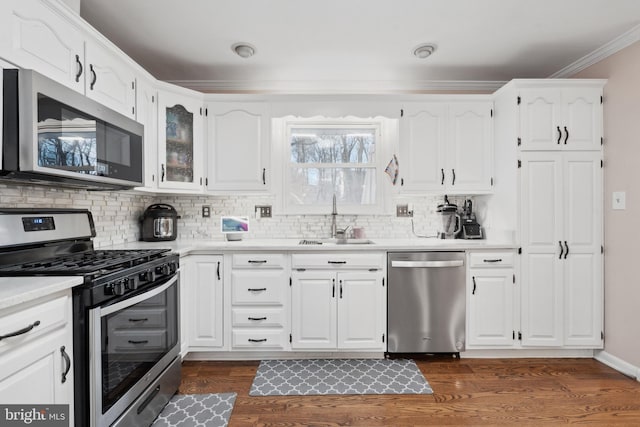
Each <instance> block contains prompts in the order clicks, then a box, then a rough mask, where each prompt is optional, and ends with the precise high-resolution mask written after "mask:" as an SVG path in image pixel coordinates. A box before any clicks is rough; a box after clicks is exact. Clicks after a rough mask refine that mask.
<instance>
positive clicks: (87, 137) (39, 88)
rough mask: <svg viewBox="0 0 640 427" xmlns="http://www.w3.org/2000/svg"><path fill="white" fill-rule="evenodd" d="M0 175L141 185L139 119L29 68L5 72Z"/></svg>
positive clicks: (74, 182) (111, 186) (113, 185)
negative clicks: (131, 117)
mask: <svg viewBox="0 0 640 427" xmlns="http://www.w3.org/2000/svg"><path fill="white" fill-rule="evenodd" d="M2 103H3V105H2V107H3V108H2V116H3V117H2V120H3V128H2V155H1V156H0V159H1V160H2V162H1V163H2V164H0V178H6V179H15V180H23V181H31V182H37V183H44V184H56V185H64V186H72V187H80V188H91V189H120V188H132V187H136V186H140V185H142V184H143V176H144V168H143V166H144V157H143V131H144V127H143V125H142V124H140V123H138V122H136V121H134V120H132V119H130V118H128V117H125V116H123V115H122V114H120V113H118V112H116V111H113V110H110V109H108V108H106V107H104V106H103V105H101V104H99V103H98V102H95V101H93V100H92V99H90V98H87V97H86V96H84V95H82V94H80V93H78V92H76V91H74V90H72V89H70V88H68V87H66V86H64V85H61V84H60V83H57V82H55V81H53V80H51V79H49V78H47V77H44V76H42V75H41V74H38V73H36V72H34V71H31V70H15V69H8V70H4V71H3V96H2Z"/></svg>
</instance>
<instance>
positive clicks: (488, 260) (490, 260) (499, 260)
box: [483, 258, 502, 262]
mask: <svg viewBox="0 0 640 427" xmlns="http://www.w3.org/2000/svg"><path fill="white" fill-rule="evenodd" d="M483 261H484V262H502V258H494V259H485V260H483Z"/></svg>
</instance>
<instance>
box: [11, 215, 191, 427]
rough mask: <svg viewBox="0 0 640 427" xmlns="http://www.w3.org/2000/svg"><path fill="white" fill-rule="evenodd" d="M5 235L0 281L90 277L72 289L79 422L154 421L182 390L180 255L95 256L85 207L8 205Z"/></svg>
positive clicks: (99, 426) (99, 425) (96, 425)
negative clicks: (66, 208) (29, 207)
mask: <svg viewBox="0 0 640 427" xmlns="http://www.w3.org/2000/svg"><path fill="white" fill-rule="evenodd" d="M0 230H8V231H9V232H7V233H6V241H3V242H2V243H1V245H0V276H38V275H42V276H54V275H58V276H72V275H78V276H82V277H83V284H82V285H79V286H77V287H75V288H73V292H72V293H73V298H72V301H73V313H74V319H73V336H74V339H73V346H74V348H73V367H74V393H75V399H74V407H75V408H74V413H75V425H76V426H78V427H88V426H90V427H106V426H123V427H124V426H126V427H129V426H148V425H150V424H151V423H152V422H153V420H154V419H155V418H156V416H157V415H158V414H159V413H160V411H161V410H162V408H163V407H164V405H165V404H166V403H167V402H168V401H169V399H170V398H171V396H172V395H173V394H174V393H175V392H176V391H177V389H178V386H179V384H180V372H181V359H180V356H179V343H180V340H179V316H178V307H179V304H178V275H177V271H178V268H179V258H178V256H177V255H176V254H172V253H170V252H169V251H168V250H166V249H152V250H94V249H93V242H92V240H91V238H92V237H95V228H94V224H93V218H92V216H91V213H90V212H89V211H86V210H74V209H69V210H33V209H0Z"/></svg>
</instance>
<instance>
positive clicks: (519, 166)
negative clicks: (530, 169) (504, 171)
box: [518, 160, 522, 169]
mask: <svg viewBox="0 0 640 427" xmlns="http://www.w3.org/2000/svg"><path fill="white" fill-rule="evenodd" d="M521 167H522V160H518V169H520V168H521Z"/></svg>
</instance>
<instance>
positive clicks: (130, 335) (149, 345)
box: [109, 329, 167, 353]
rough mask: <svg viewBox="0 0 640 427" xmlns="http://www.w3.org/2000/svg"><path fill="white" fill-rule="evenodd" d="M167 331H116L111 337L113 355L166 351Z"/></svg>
mask: <svg viewBox="0 0 640 427" xmlns="http://www.w3.org/2000/svg"><path fill="white" fill-rule="evenodd" d="M166 346H167V330H166V329H151V330H149V329H141V330H125V331H115V332H114V333H113V334H111V335H110V336H109V351H110V352H111V353H154V352H160V351H163V350H164V349H166Z"/></svg>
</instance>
